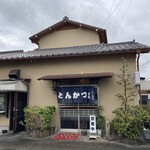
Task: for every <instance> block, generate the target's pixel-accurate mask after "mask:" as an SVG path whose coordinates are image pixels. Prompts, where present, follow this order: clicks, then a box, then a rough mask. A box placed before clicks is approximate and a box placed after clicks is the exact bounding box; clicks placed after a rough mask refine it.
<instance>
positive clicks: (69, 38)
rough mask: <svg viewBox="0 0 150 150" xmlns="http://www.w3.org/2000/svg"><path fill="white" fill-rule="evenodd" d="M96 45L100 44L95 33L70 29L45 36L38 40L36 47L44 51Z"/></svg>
mask: <svg viewBox="0 0 150 150" xmlns="http://www.w3.org/2000/svg"><path fill="white" fill-rule="evenodd" d="M98 43H100V40H99V35H98V34H97V33H96V32H94V31H90V30H86V29H72V30H60V31H54V32H52V33H51V34H47V35H45V36H44V37H42V38H41V39H40V40H39V42H38V45H39V49H45V48H58V47H69V46H80V45H90V44H98Z"/></svg>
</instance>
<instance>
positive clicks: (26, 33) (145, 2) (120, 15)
mask: <svg viewBox="0 0 150 150" xmlns="http://www.w3.org/2000/svg"><path fill="white" fill-rule="evenodd" d="M119 3H120V5H119V6H118V4H119ZM0 4H1V5H0V50H14V49H24V50H32V49H34V48H36V46H35V45H34V44H31V42H30V40H29V37H30V36H31V35H33V34H35V33H37V32H39V31H41V30H43V29H45V28H46V27H49V26H51V25H53V24H55V23H56V22H58V21H60V20H61V19H62V18H63V17H64V16H68V17H69V18H70V19H71V20H75V21H79V22H84V23H87V24H90V25H93V26H98V27H103V28H105V29H106V30H107V34H108V41H109V42H120V41H130V40H133V39H135V40H136V41H138V42H140V43H143V44H147V45H150V40H149V36H150V26H149V24H150V19H149V15H150V9H149V6H150V1H149V0H142V1H135V0H134V1H133V0H122V1H121V0H115V1H114V0H107V1H105V0H93V1H91V0H82V1H81V0H76V1H70V0H63V1H62V0H55V1H54V0H32V1H31V0H24V1H20V0H1V1H0ZM117 6H118V8H117ZM114 10H115V12H114ZM112 13H113V14H112ZM108 17H109V19H108ZM105 22H106V23H105ZM104 23H105V24H104ZM103 24H104V26H102V25H103ZM149 60H150V55H149V54H147V55H143V56H142V57H141V58H140V64H142V63H146V62H148V61H149ZM149 68H150V63H148V64H146V65H145V66H144V67H141V72H142V74H143V75H144V76H146V77H150V73H149V72H150V69H149Z"/></svg>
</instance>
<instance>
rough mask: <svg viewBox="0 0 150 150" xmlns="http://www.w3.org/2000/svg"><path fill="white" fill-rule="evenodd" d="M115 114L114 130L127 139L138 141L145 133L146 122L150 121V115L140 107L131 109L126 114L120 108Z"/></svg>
mask: <svg viewBox="0 0 150 150" xmlns="http://www.w3.org/2000/svg"><path fill="white" fill-rule="evenodd" d="M113 113H114V114H115V115H116V117H115V118H114V119H113V120H112V125H113V128H114V130H115V131H116V133H117V134H118V135H119V136H121V137H123V138H127V139H137V137H138V136H140V134H141V133H142V131H143V128H144V122H146V121H148V120H150V115H149V114H148V113H147V111H146V110H144V109H143V107H142V106H139V105H138V106H131V107H129V108H128V110H126V112H125V111H124V109H123V108H118V109H116V110H115V111H113Z"/></svg>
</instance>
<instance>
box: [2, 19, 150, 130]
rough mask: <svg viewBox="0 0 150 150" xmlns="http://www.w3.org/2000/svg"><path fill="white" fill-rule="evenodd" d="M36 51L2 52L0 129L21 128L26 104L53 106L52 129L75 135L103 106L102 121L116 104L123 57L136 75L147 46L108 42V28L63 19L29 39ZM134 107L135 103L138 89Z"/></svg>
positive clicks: (134, 102)
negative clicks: (55, 128) (20, 122)
mask: <svg viewBox="0 0 150 150" xmlns="http://www.w3.org/2000/svg"><path fill="white" fill-rule="evenodd" d="M30 40H31V41H32V42H33V43H36V44H37V45H38V49H36V50H32V51H27V52H24V51H12V52H6V53H2V52H1V53H0V72H1V73H0V126H1V127H8V128H9V130H13V131H14V132H17V131H20V130H22V129H23V128H22V126H21V125H20V124H19V121H20V120H21V119H22V118H23V108H24V107H26V106H27V105H29V106H33V105H39V106H47V105H54V106H55V107H56V113H55V114H54V118H53V125H55V126H56V127H57V128H58V129H61V130H63V129H67V130H68V131H69V130H71V131H77V130H80V129H82V128H83V122H84V123H85V124H86V127H87V128H89V115H93V114H96V108H97V106H99V105H101V106H103V107H104V116H105V117H106V120H108V121H111V119H112V118H113V114H112V111H113V110H114V109H116V108H117V107H119V106H120V102H119V101H118V100H117V97H116V94H117V93H118V92H119V91H121V90H122V89H121V88H120V87H119V86H118V85H117V83H116V82H117V80H118V78H117V75H118V74H119V73H120V71H119V68H120V67H121V58H122V57H124V58H125V59H126V60H127V63H128V64H129V68H128V69H129V70H128V71H129V73H130V74H131V75H133V74H134V72H135V71H136V68H137V63H138V61H137V60H136V56H137V54H138V56H140V53H146V52H148V51H149V50H150V47H149V46H146V45H143V44H141V43H138V42H135V41H130V42H122V43H108V42H107V34H106V30H105V29H102V28H98V27H93V26H90V25H87V24H82V23H79V22H75V21H71V20H69V19H68V18H66V17H65V18H64V19H63V20H62V21H60V22H58V23H56V24H54V25H52V26H50V27H48V28H47V29H45V30H43V31H41V32H39V33H37V34H35V35H33V36H31V37H30ZM133 88H135V90H136V97H135V100H134V101H133V102H132V104H133V105H135V104H139V99H140V98H139V94H138V88H137V87H135V86H134V83H133Z"/></svg>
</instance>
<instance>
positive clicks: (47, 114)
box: [20, 106, 56, 138]
mask: <svg viewBox="0 0 150 150" xmlns="http://www.w3.org/2000/svg"><path fill="white" fill-rule="evenodd" d="M55 109H56V108H55V107H54V106H46V107H44V108H42V107H40V106H28V107H26V108H25V109H24V120H23V121H21V122H20V124H22V125H23V126H25V128H26V135H27V136H30V137H35V138H41V137H46V136H49V135H50V134H51V133H52V131H51V129H53V130H55V129H54V127H53V128H52V127H51V122H52V115H53V113H54V112H55ZM53 132H54V131H53Z"/></svg>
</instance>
